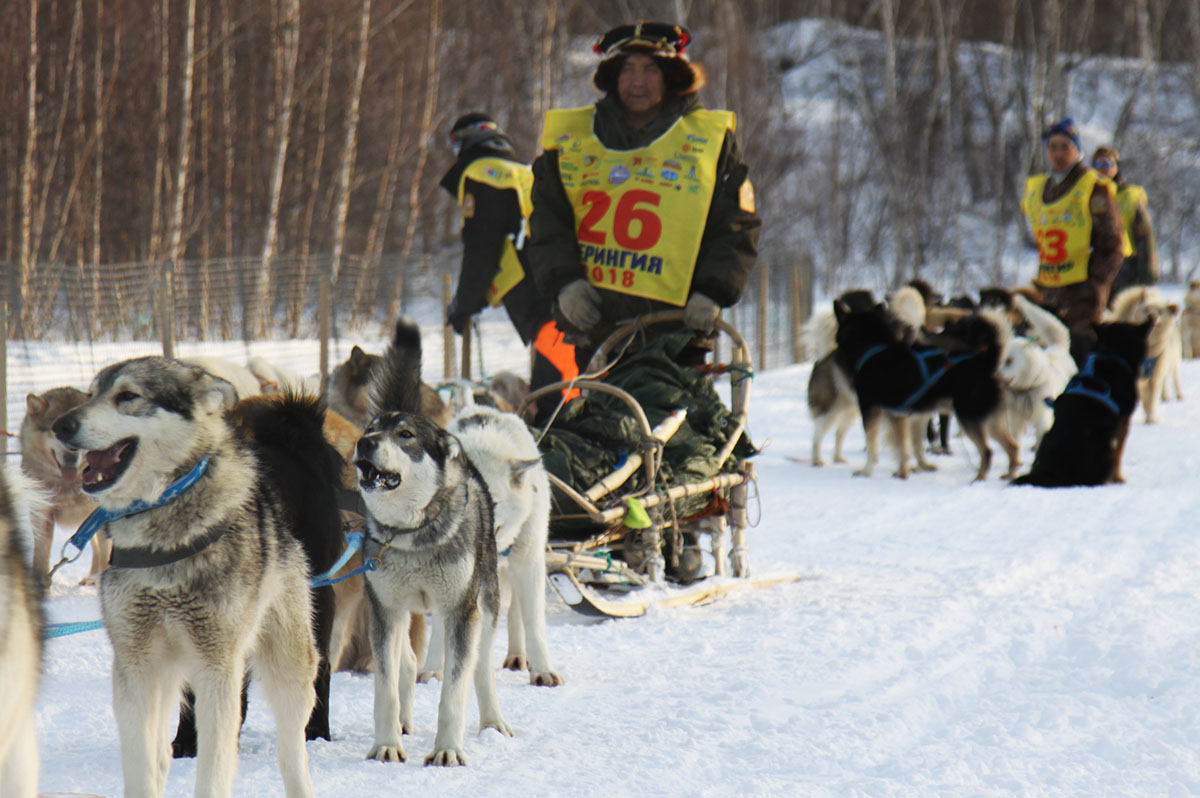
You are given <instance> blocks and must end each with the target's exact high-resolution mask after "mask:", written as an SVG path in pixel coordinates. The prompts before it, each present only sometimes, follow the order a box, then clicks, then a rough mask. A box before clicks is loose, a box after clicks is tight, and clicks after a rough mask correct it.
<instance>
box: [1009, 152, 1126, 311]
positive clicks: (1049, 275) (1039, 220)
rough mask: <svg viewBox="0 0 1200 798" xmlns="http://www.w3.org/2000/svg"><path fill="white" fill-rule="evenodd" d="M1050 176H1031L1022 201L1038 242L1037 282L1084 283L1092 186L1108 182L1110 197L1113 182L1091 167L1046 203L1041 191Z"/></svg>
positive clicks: (1089, 235)
mask: <svg viewBox="0 0 1200 798" xmlns="http://www.w3.org/2000/svg"><path fill="white" fill-rule="evenodd" d="M1048 179H1049V175H1035V176H1033V177H1030V178H1028V179H1027V180H1026V181H1025V198H1024V199H1023V200H1022V201H1021V210H1023V211H1024V212H1025V216H1026V217H1027V218H1028V219H1029V226H1030V227H1032V228H1033V235H1034V237H1035V238H1036V239H1037V244H1038V276H1037V279H1036V281H1035V282H1037V284H1038V285H1042V286H1047V287H1051V286H1056V285H1072V284H1074V283H1081V282H1083V281H1084V280H1086V279H1087V276H1088V259H1089V258H1090V257H1091V254H1092V213H1091V210H1090V208H1089V207H1088V205H1089V199H1090V198H1091V196H1092V188H1093V187H1094V186H1095V185H1096V183H1097V182H1100V183H1103V184H1106V185H1107V187H1108V190H1109V193H1110V196H1111V193H1112V183H1111V181H1110V180H1108V178H1106V177H1104V176H1103V175H1101V174H1099V173H1098V172H1095V171H1093V170H1091V169H1089V170H1088V171H1087V172H1085V173H1084V174H1083V176H1082V177H1080V178H1079V180H1078V181H1076V183H1075V185H1074V186H1072V187H1071V190H1070V191H1069V192H1067V194H1066V195H1065V196H1063V197H1060V198H1059V199H1058V200H1057V201H1056V202H1053V203H1050V204H1049V205H1047V204H1046V203H1044V202H1042V190H1043V188H1044V187H1045V185H1046V181H1047V180H1048Z"/></svg>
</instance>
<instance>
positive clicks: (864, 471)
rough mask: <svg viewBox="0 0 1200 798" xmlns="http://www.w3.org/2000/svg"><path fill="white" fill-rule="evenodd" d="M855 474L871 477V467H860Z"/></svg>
mask: <svg viewBox="0 0 1200 798" xmlns="http://www.w3.org/2000/svg"><path fill="white" fill-rule="evenodd" d="M854 476H856V477H869V476H871V469H869V468H860V469H858V470H857V471H855V472H854Z"/></svg>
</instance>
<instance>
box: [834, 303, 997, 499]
mask: <svg viewBox="0 0 1200 798" xmlns="http://www.w3.org/2000/svg"><path fill="white" fill-rule="evenodd" d="M834 314H835V315H836V316H837V320H838V331H837V351H836V356H837V360H838V363H839V364H840V365H841V366H842V368H844V369H846V370H847V371H848V372H849V373H851V374H853V375H854V390H855V393H856V394H857V396H858V405H859V408H860V409H861V412H862V419H863V431H864V433H865V435H866V439H867V462H866V464H865V465H864V466H863V467H862V468H861V469H859V470H858V471H856V472H855V473H856V475H858V476H870V475H871V473H872V471H873V470H874V467H875V464H876V463H877V462H878V460H879V445H878V444H879V428H880V426H882V425H883V423H884V421H885V419H886V420H887V422H888V426H889V428H890V430H891V433H892V439H893V440H894V441H895V442H896V446H897V449H898V460H899V466H898V468H897V470H896V472H895V476H897V477H900V478H901V479H906V478H907V477H908V474H909V465H908V458H909V455H910V452H911V449H912V444H913V439H914V438H916V439H917V441H918V444H917V445H918V446H920V443H919V442H920V441H921V440H922V438H923V435H922V434H921V433H922V432H923V430H924V427H925V424H924V422H922V423H921V424H919V425H910V417H913V416H917V417H919V416H925V418H926V419H927V418H928V417H929V416H930V415H931V414H932V413H934V412H938V411H939V410H940V409H944V408H947V407H949V408H950V409H952V410H953V412H954V415H955V417H956V418H957V419H958V423H959V426H960V427H961V428H962V430H963V432H964V433H965V434H966V436H967V437H968V438H969V439H970V440H971V442H972V443H974V444H975V446H976V448H977V449H978V451H979V469H978V471H977V473H976V475H975V479H977V480H980V479H984V478H985V477H986V476H987V473H988V469H989V468H990V467H991V461H992V451H991V449H990V448H989V447H988V441H987V429H988V426H989V422H990V420H991V418H992V417H993V416H994V415H995V414H996V413H997V412H1001V411H1002V410H1003V405H1002V402H1001V399H1002V395H1001V388H1000V382H999V380H998V379H997V377H996V373H995V372H996V366H997V365H998V363H999V359H1000V353H1001V351H1002V349H1003V341H1002V340H1001V334H1002V331H1001V330H1000V329H998V328H997V326H996V324H995V323H994V321H993V320H991V319H989V318H988V317H987V315H986V314H984V313H976V314H972V315H971V316H968V317H967V318H965V319H962V320H961V321H959V322H956V323H955V327H956V329H955V330H954V332H953V335H954V336H955V337H956V338H957V339H958V345H959V346H960V347H961V349H962V351H961V352H958V353H953V352H947V351H943V350H942V349H940V348H938V347H935V346H927V345H922V344H911V343H909V342H908V339H907V338H906V336H907V335H908V333H909V327H908V325H907V324H905V323H903V322H901V321H899V320H898V319H897V318H896V317H894V316H893V315H891V314H890V313H889V312H888V311H887V309H886V308H884V306H882V305H878V306H876V307H874V308H872V309H870V310H867V311H858V312H854V311H851V310H850V309H849V308H848V307H847V306H846V305H845V304H844V303H842V302H840V301H837V300H835V301H834ZM914 431H915V433H916V434H914ZM997 440H998V442H999V443H1000V444H1001V446H1003V448H1004V450H1005V453H1006V454H1007V455H1008V459H1009V470H1010V471H1012V470H1013V468H1014V467H1015V464H1016V463H1017V461H1018V458H1017V451H1016V448H1017V447H1016V443H1015V442H1013V440H1012V438H1011V436H1010V435H1008V434H1007V430H1006V429H1005V428H1001V433H1000V434H999V435H997ZM918 462H920V458H918Z"/></svg>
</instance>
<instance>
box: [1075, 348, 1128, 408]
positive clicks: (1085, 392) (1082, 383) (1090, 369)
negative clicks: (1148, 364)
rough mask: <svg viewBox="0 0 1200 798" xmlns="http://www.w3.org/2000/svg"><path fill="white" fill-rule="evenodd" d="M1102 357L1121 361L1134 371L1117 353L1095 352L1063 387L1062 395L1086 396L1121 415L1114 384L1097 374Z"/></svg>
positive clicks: (1122, 365)
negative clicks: (1113, 388)
mask: <svg viewBox="0 0 1200 798" xmlns="http://www.w3.org/2000/svg"><path fill="white" fill-rule="evenodd" d="M1101 358H1103V359H1104V360H1109V361H1112V362H1113V363H1119V364H1120V365H1121V367H1122V368H1124V369H1125V370H1126V371H1129V372H1132V371H1133V369H1131V368H1130V367H1129V364H1128V363H1126V362H1125V361H1124V360H1122V359H1121V358H1119V357H1117V356H1115V355H1107V354H1104V353H1100V354H1096V353H1095V352H1093V353H1091V354H1090V355H1088V359H1087V360H1086V361H1084V364H1083V368H1082V369H1080V370H1079V373H1078V374H1076V375H1075V376H1074V377H1072V378H1071V381H1070V382H1068V383H1067V387H1066V388H1064V389H1063V392H1062V394H1061V395H1062V396H1066V395H1067V394H1073V395H1075V396H1086V397H1088V398H1089V399H1094V400H1095V401H1097V402H1099V403H1100V404H1102V405H1104V406H1105V407H1107V408H1108V409H1109V410H1111V411H1112V413H1113V415H1114V416H1119V415H1120V414H1121V408H1119V407H1118V406H1117V403H1116V401H1114V400H1113V398H1112V386H1111V385H1109V384H1108V383H1107V382H1105V381H1104V380H1102V379H1100V378H1099V377H1097V376H1096V361H1097V360H1099V359H1101ZM1092 386H1099V387H1092ZM1102 389H1103V390H1102Z"/></svg>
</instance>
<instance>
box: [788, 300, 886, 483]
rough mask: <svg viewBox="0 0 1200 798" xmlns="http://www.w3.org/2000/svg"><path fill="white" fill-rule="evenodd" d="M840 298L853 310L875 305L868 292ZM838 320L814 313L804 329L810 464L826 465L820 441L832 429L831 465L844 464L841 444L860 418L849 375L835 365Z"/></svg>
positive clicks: (829, 315) (824, 314)
mask: <svg viewBox="0 0 1200 798" xmlns="http://www.w3.org/2000/svg"><path fill="white" fill-rule="evenodd" d="M839 299H840V300H841V301H842V302H844V303H846V305H847V306H848V307H850V308H851V309H854V310H866V309H868V308H870V307H873V306H874V305H875V299H874V297H872V296H871V292H870V291H866V290H854V291H847V292H846V293H844V294H842V295H841V297H839ZM835 349H837V318H836V317H835V316H834V315H833V312H832V311H829V310H827V311H824V312H822V313H815V314H813V316H812V318H811V319H809V320H808V323H807V324H805V326H804V350H805V354H806V355H807V356H808V357H809V358H810V359H811V360H812V361H813V367H812V371H811V372H809V375H808V391H807V398H808V413H809V415H810V416H812V420H813V438H812V464H813V465H814V466H823V465H825V458H824V457H822V456H821V442H822V441H823V440H825V436H826V435H827V434H828V433H829V430H831V429H832V430H833V462H835V463H844V462H846V458H845V456H844V455H843V444H844V442H845V440H846V433H847V432H849V430H850V427H851V426H853V424H854V422H856V421H858V419H859V412H858V397H856V396H855V394H854V385H853V383H852V382H851V375H850V373H849V372H847V371H846V370H845V369H844V368H842V367H841V366H839V365H838V362H837V358H836V357H834V350H835Z"/></svg>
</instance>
